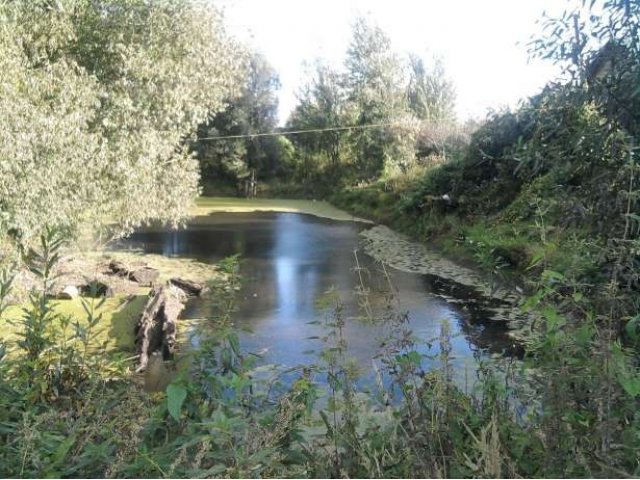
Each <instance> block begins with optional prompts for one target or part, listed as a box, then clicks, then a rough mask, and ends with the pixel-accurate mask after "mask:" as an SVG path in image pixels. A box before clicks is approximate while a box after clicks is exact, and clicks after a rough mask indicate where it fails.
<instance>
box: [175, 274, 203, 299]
mask: <svg viewBox="0 0 640 480" xmlns="http://www.w3.org/2000/svg"><path fill="white" fill-rule="evenodd" d="M169 283H170V284H171V285H175V286H176V287H178V288H179V289H180V290H182V291H183V292H184V293H186V294H187V295H189V296H194V297H197V296H199V295H200V294H201V293H203V292H204V291H205V286H204V285H203V284H201V283H196V282H194V281H192V280H186V279H184V278H177V277H174V278H172V279H170V280H169Z"/></svg>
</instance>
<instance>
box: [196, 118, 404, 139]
mask: <svg viewBox="0 0 640 480" xmlns="http://www.w3.org/2000/svg"><path fill="white" fill-rule="evenodd" d="M396 125H401V124H400V123H398V122H392V123H371V124H368V125H350V126H347V127H326V128H310V129H307V130H282V131H280V132H263V133H245V134H242V135H221V136H214V137H198V139H197V141H200V140H227V139H234V138H235V139H239V138H254V137H274V136H277V135H298V134H304V133H322V132H338V131H344V130H365V129H367V128H384V127H393V126H396Z"/></svg>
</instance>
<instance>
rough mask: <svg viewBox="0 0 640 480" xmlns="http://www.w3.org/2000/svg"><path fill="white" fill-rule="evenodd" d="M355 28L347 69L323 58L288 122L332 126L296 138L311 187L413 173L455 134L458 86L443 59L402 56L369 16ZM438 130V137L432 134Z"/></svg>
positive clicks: (303, 175) (301, 172)
mask: <svg viewBox="0 0 640 480" xmlns="http://www.w3.org/2000/svg"><path fill="white" fill-rule="evenodd" d="M352 35H353V37H352V40H351V43H350V45H349V48H348V50H347V52H346V60H345V64H344V69H343V70H342V71H336V70H334V69H332V68H330V67H328V66H326V65H323V64H322V63H321V62H317V64H316V66H315V71H314V72H312V75H311V80H310V82H309V84H308V85H307V86H306V87H305V88H304V89H303V90H302V92H301V94H300V101H299V104H298V105H297V107H296V108H295V109H294V111H293V112H292V114H291V117H290V118H289V120H288V122H287V128H288V129H291V130H316V129H320V130H327V131H320V132H313V133H308V134H301V135H294V136H292V137H291V140H292V142H293V144H294V145H295V147H296V149H297V153H298V155H299V156H300V157H301V164H300V167H299V168H300V169H299V171H298V172H297V175H298V177H300V178H301V179H303V180H304V181H305V183H307V184H309V185H310V187H309V188H311V189H316V190H318V189H319V190H322V184H323V182H327V180H328V179H331V182H330V183H329V184H328V185H334V183H335V182H336V181H337V182H339V183H340V184H342V185H347V184H349V183H353V182H357V181H361V180H371V179H375V178H378V177H380V176H383V177H385V178H390V177H393V176H397V175H399V174H406V173H407V172H408V171H410V170H411V169H412V168H415V167H418V166H421V165H424V163H425V158H424V157H425V156H428V155H429V154H431V153H436V154H439V153H441V152H442V150H443V148H442V147H443V145H442V143H445V142H446V139H447V138H449V137H452V136H454V133H455V128H454V125H453V120H454V113H453V108H454V101H455V92H454V89H453V86H452V84H451V82H450V81H449V80H448V79H447V77H446V76H445V73H444V70H443V68H442V64H441V63H440V62H439V61H434V64H433V66H432V67H430V68H427V66H426V65H425V63H424V61H423V60H422V59H421V58H419V57H418V56H416V55H410V57H409V59H408V60H407V61H405V60H403V58H402V57H401V56H400V55H399V54H398V53H396V52H395V51H394V50H393V48H392V45H391V41H390V39H389V37H388V36H387V35H386V34H385V33H384V31H383V30H382V29H381V28H380V27H378V26H376V25H372V24H371V23H369V22H368V21H367V20H366V19H365V18H359V19H357V21H356V22H355V23H354V25H353V34H352ZM342 127H354V128H348V129H341V128H342ZM335 128H338V130H331V129H335ZM435 131H438V133H439V134H438V135H437V137H438V138H437V140H436V141H433V142H430V141H428V140H427V138H428V137H434V136H433V135H431V134H432V133H433V132H435ZM420 140H427V141H426V142H420ZM434 140H435V138H434ZM438 141H441V142H442V143H441V144H440V145H438V146H437V147H435V146H436V145H437V144H438ZM423 143H429V144H430V146H431V147H435V148H432V149H428V148H427V149H421V148H420V147H421V146H422V145H423ZM425 150H427V151H425ZM420 153H423V154H424V156H423V157H421V156H420ZM325 193H326V187H325Z"/></svg>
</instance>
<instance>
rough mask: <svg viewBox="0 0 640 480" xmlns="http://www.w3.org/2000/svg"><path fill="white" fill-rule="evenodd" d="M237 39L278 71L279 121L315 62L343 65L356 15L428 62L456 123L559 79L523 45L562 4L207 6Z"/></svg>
mask: <svg viewBox="0 0 640 480" xmlns="http://www.w3.org/2000/svg"><path fill="white" fill-rule="evenodd" d="M212 1H213V3H214V4H215V5H217V6H218V7H219V8H221V9H222V11H223V12H224V16H225V20H226V22H225V23H226V25H227V28H228V29H229V32H230V33H231V34H232V35H234V36H235V37H236V38H238V39H239V40H241V41H242V42H244V43H245V44H247V45H249V46H250V47H251V48H253V49H255V50H257V51H258V52H260V53H262V54H264V55H265V56H266V58H267V60H268V61H269V62H270V63H271V65H273V67H274V68H275V69H276V70H277V71H278V74H279V76H280V82H281V90H280V92H279V102H280V104H279V118H280V123H281V124H283V123H284V122H285V121H286V119H287V116H288V115H289V113H290V111H291V110H292V109H293V108H294V106H295V105H296V93H297V92H298V91H299V89H300V87H301V86H302V85H303V84H304V82H305V79H306V78H307V77H306V74H307V72H308V69H306V68H305V64H307V65H310V64H311V63H312V62H313V61H314V60H315V59H317V58H322V59H324V60H325V61H327V62H328V63H329V64H331V65H334V66H341V65H342V64H343V62H344V58H345V52H346V50H347V48H348V45H349V42H350V39H351V25H352V24H353V21H354V19H355V18H356V17H357V16H359V15H364V16H366V17H367V18H369V19H370V20H371V21H372V22H374V23H377V24H378V25H379V26H380V27H381V28H382V29H383V30H384V31H385V32H386V33H387V35H388V36H389V37H390V39H391V43H392V46H393V49H394V50H396V51H397V52H399V53H400V54H401V55H402V54H408V52H414V53H417V54H418V55H420V56H422V57H423V58H424V59H425V61H427V64H428V62H429V60H430V59H432V58H433V57H434V56H438V57H440V58H441V59H442V61H443V62H444V67H445V72H446V74H447V76H448V77H449V78H450V79H451V80H452V81H453V83H454V84H455V86H456V92H457V107H456V109H457V114H458V118H459V119H460V120H462V121H464V120H466V119H468V118H478V119H479V118H484V116H485V115H486V113H487V111H488V110H489V109H494V110H497V109H499V108H501V107H505V106H511V107H513V106H515V105H516V104H517V102H518V101H519V100H520V99H522V98H526V97H527V96H530V95H533V94H535V93H537V92H538V91H539V90H540V89H541V88H542V87H543V86H544V84H545V83H546V82H548V81H549V80H552V79H554V78H555V77H556V76H557V69H556V67H554V66H553V65H552V64H550V63H549V62H545V61H541V60H536V61H529V58H528V57H529V56H528V54H527V47H526V44H527V42H528V41H529V39H530V38H531V35H532V34H534V33H536V32H539V31H540V29H541V27H540V25H537V24H536V21H537V20H539V19H540V18H541V16H542V12H543V11H546V12H547V13H550V14H556V15H557V14H559V13H561V11H562V10H563V9H564V7H565V6H566V2H565V1H564V0H314V1H312V0H212Z"/></svg>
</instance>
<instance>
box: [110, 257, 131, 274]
mask: <svg viewBox="0 0 640 480" xmlns="http://www.w3.org/2000/svg"><path fill="white" fill-rule="evenodd" d="M109 270H111V272H113V273H115V274H118V275H121V276H123V277H124V276H127V275H129V268H128V267H127V266H126V265H125V264H124V263H122V262H120V261H118V260H111V262H109Z"/></svg>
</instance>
